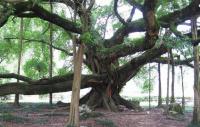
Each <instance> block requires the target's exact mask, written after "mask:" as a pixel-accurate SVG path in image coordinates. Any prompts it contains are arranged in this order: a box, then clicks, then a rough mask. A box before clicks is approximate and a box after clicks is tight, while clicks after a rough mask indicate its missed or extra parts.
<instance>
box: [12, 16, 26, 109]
mask: <svg viewBox="0 0 200 127" xmlns="http://www.w3.org/2000/svg"><path fill="white" fill-rule="evenodd" d="M23 27H24V24H23V18H21V21H20V39H19V54H18V69H17V74H18V75H20V69H21V60H22V47H23ZM17 82H18V83H19V80H18V79H17ZM14 105H15V106H20V104H19V94H18V93H17V94H15V101H14Z"/></svg>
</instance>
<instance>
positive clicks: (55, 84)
mask: <svg viewBox="0 0 200 127" xmlns="http://www.w3.org/2000/svg"><path fill="white" fill-rule="evenodd" d="M102 79H103V77H102V76H96V75H83V76H82V79H81V88H82V89H83V88H88V87H95V86H97V85H102V83H103V80H102ZM72 81H73V74H69V75H64V76H56V77H53V78H52V79H43V80H38V81H35V82H34V83H31V84H29V83H25V82H20V83H6V84H2V85H0V96H4V95H8V94H15V93H18V94H24V95H37V94H47V93H56V92H67V91H71V88H72Z"/></svg>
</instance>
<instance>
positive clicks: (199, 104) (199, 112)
mask: <svg viewBox="0 0 200 127" xmlns="http://www.w3.org/2000/svg"><path fill="white" fill-rule="evenodd" d="M196 22H197V18H196V17H194V18H193V19H192V20H191V31H192V39H193V40H196V39H197V24H196ZM193 54H194V109H193V118H192V123H193V124H200V84H199V47H198V45H195V46H194V47H193Z"/></svg>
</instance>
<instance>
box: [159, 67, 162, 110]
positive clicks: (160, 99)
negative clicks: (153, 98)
mask: <svg viewBox="0 0 200 127" xmlns="http://www.w3.org/2000/svg"><path fill="white" fill-rule="evenodd" d="M161 105H162V84H161V71H160V63H158V107H160V106H161Z"/></svg>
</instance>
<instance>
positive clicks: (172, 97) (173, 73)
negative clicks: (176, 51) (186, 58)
mask: <svg viewBox="0 0 200 127" xmlns="http://www.w3.org/2000/svg"><path fill="white" fill-rule="evenodd" d="M170 60H171V65H172V84H171V99H170V103H174V102H175V97H174V78H175V66H174V56H173V52H172V49H170Z"/></svg>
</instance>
